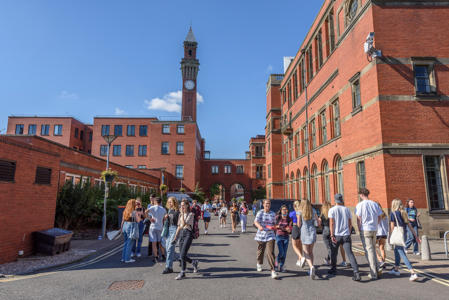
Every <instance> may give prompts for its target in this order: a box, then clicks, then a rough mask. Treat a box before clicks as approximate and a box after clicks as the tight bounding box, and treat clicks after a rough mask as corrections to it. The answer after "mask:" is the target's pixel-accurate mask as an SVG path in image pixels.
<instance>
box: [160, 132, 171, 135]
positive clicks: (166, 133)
mask: <svg viewBox="0 0 449 300" xmlns="http://www.w3.org/2000/svg"><path fill="white" fill-rule="evenodd" d="M162 134H167V135H169V134H170V132H169V133H166V132H162Z"/></svg>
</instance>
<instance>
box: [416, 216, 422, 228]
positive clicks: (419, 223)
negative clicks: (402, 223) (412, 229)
mask: <svg viewBox="0 0 449 300" xmlns="http://www.w3.org/2000/svg"><path fill="white" fill-rule="evenodd" d="M416 225H418V229H422V225H421V222H420V221H419V218H418V217H416Z"/></svg>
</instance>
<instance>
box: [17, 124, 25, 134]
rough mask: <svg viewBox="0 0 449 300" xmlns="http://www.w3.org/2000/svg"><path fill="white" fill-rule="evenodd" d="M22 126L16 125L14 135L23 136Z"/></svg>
mask: <svg viewBox="0 0 449 300" xmlns="http://www.w3.org/2000/svg"><path fill="white" fill-rule="evenodd" d="M23 127H24V125H23V124H16V134H23Z"/></svg>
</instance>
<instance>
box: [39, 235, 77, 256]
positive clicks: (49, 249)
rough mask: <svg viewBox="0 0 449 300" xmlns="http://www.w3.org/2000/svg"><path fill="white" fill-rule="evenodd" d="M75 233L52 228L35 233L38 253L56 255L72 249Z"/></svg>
mask: <svg viewBox="0 0 449 300" xmlns="http://www.w3.org/2000/svg"><path fill="white" fill-rule="evenodd" d="M72 235H73V232H72V231H68V230H64V229H61V228H50V229H47V230H42V231H35V232H33V237H34V249H35V251H36V252H39V253H44V254H49V255H55V254H59V253H62V252H65V251H68V250H69V249H70V241H71V239H72Z"/></svg>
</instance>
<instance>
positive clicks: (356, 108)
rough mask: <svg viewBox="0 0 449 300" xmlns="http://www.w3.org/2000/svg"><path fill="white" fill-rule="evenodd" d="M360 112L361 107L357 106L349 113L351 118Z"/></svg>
mask: <svg viewBox="0 0 449 300" xmlns="http://www.w3.org/2000/svg"><path fill="white" fill-rule="evenodd" d="M361 111H362V106H361V105H359V106H357V107H354V109H353V110H352V112H351V116H355V115H356V114H358V113H359V112H361Z"/></svg>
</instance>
